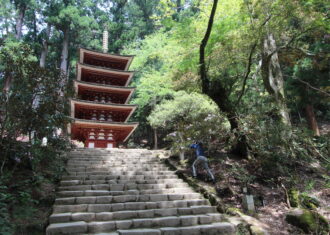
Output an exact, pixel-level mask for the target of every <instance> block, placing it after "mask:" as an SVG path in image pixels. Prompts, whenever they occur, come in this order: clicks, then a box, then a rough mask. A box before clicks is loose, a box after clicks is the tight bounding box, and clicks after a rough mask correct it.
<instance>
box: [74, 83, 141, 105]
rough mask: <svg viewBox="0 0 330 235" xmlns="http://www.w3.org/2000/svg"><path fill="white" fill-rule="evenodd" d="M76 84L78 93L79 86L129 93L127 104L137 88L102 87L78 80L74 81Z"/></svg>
mask: <svg viewBox="0 0 330 235" xmlns="http://www.w3.org/2000/svg"><path fill="white" fill-rule="evenodd" d="M73 83H74V88H75V90H76V93H77V91H78V86H79V85H81V86H83V87H91V88H96V89H103V90H108V91H113V90H115V91H129V92H130V93H129V95H128V97H127V99H126V101H125V104H128V102H129V101H130V99H131V97H132V95H133V94H134V92H135V90H136V87H123V86H112V85H103V84H102V85H100V84H98V83H92V82H85V81H81V80H80V81H78V80H73Z"/></svg>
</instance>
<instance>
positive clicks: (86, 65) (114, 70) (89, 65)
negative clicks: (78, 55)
mask: <svg viewBox="0 0 330 235" xmlns="http://www.w3.org/2000/svg"><path fill="white" fill-rule="evenodd" d="M78 65H82V66H85V67H89V68H91V69H93V68H94V69H101V70H105V71H109V72H119V73H136V72H137V71H135V70H120V69H111V68H107V67H101V66H95V65H91V64H85V63H80V62H77V66H78Z"/></svg>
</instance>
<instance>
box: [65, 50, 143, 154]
mask: <svg viewBox="0 0 330 235" xmlns="http://www.w3.org/2000/svg"><path fill="white" fill-rule="evenodd" d="M132 59H133V56H119V55H112V54H108V53H101V52H95V51H91V50H86V49H82V48H81V49H79V62H78V63H77V79H76V80H75V81H74V87H75V94H76V96H75V98H73V99H71V100H70V102H71V117H72V118H73V122H72V123H71V124H70V128H69V129H70V132H71V139H73V140H78V141H81V142H83V143H84V144H85V147H88V148H113V147H117V146H118V144H119V143H123V142H125V141H126V140H127V139H128V138H129V136H130V135H131V134H132V133H133V131H134V130H135V129H136V127H137V126H138V123H129V122H128V119H129V118H130V116H131V115H132V113H133V112H134V110H135V109H136V105H129V104H128V101H129V99H130V98H131V96H132V94H133V92H134V90H135V88H133V87H128V84H129V83H130V81H131V79H132V77H133V72H131V71H128V68H129V66H130V64H131V62H132Z"/></svg>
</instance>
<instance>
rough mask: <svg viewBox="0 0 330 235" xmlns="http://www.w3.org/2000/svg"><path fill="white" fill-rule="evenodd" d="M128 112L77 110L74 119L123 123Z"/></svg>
mask: <svg viewBox="0 0 330 235" xmlns="http://www.w3.org/2000/svg"><path fill="white" fill-rule="evenodd" d="M129 114H130V112H129V111H121V112H119V111H107V110H89V109H79V110H78V111H76V112H75V118H77V119H85V120H92V121H103V122H125V121H126V119H127V117H128V115H129Z"/></svg>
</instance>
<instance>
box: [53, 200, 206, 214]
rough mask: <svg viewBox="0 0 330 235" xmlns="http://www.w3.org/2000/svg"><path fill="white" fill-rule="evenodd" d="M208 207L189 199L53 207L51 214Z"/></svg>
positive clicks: (200, 201)
mask: <svg viewBox="0 0 330 235" xmlns="http://www.w3.org/2000/svg"><path fill="white" fill-rule="evenodd" d="M205 205H206V206H208V205H209V203H208V201H207V200H205V199H189V200H174V201H155V202H152V201H150V202H125V203H112V204H108V203H107V204H78V205H54V207H53V213H54V214H56V213H67V212H72V213H73V212H94V213H97V212H114V211H125V210H147V209H163V208H178V207H191V206H205Z"/></svg>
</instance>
